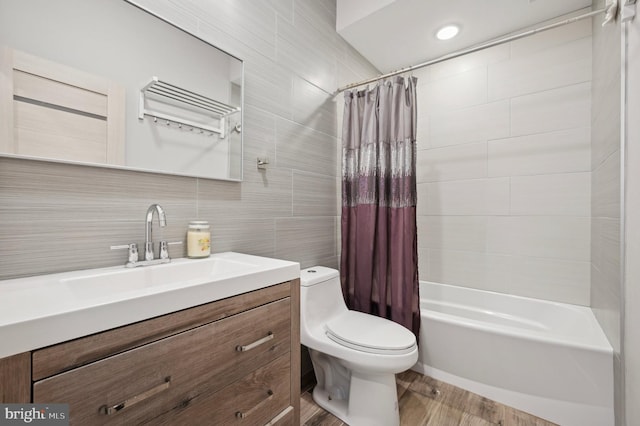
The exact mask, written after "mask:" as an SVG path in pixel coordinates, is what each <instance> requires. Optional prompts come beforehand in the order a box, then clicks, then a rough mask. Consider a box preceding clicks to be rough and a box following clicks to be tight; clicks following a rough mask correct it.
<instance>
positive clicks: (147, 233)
mask: <svg viewBox="0 0 640 426" xmlns="http://www.w3.org/2000/svg"><path fill="white" fill-rule="evenodd" d="M155 212H157V213H158V224H159V225H160V226H161V227H162V228H164V227H165V226H167V217H166V216H165V214H164V209H163V208H162V207H160V205H159V204H151V205H150V206H149V208H148V209H147V216H146V220H145V224H144V260H138V245H137V244H136V243H129V244H121V245H117V246H111V250H119V249H128V250H129V260H128V261H127V263H125V265H124V266H126V267H127V268H135V267H136V266H148V265H157V264H160V263H169V262H171V258H170V257H169V246H170V245H174V244H182V241H174V242H167V241H160V243H159V244H158V245H159V247H158V258H157V259H154V257H155V256H154V254H153V237H152V228H153V213H155Z"/></svg>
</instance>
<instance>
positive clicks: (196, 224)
mask: <svg viewBox="0 0 640 426" xmlns="http://www.w3.org/2000/svg"><path fill="white" fill-rule="evenodd" d="M189 229H209V222H207V221H206V220H192V221H190V222H189Z"/></svg>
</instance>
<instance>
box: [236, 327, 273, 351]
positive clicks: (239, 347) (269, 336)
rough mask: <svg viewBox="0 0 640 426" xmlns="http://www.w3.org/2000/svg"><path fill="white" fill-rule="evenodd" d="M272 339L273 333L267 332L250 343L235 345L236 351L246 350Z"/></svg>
mask: <svg viewBox="0 0 640 426" xmlns="http://www.w3.org/2000/svg"><path fill="white" fill-rule="evenodd" d="M271 339H273V333H272V332H269V333H268V334H267V335H266V336H265V337H263V338H262V339H259V340H256V341H255V342H253V343H250V344H248V345H245V346H240V345H238V346H236V351H238V352H246V351H250V350H251V349H253V348H255V347H256V346H260V345H261V344H263V343H267V342H268V341H269V340H271Z"/></svg>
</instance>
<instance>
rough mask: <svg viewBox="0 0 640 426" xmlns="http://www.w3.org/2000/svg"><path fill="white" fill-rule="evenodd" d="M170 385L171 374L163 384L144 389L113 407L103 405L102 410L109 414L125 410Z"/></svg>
mask: <svg viewBox="0 0 640 426" xmlns="http://www.w3.org/2000/svg"><path fill="white" fill-rule="evenodd" d="M169 385H171V376H169V377H165V379H164V383H162V384H160V385H158V386H155V387H152V388H151V389H149V390H147V391H144V392H142V393H141V394H139V395H136V396H134V397H132V398H129V399H126V400H124V401H122V402H121V403H119V404H116V405H113V406H111V407H108V406H106V405H103V406H102V408H103V410H102V411H103V412H104V413H105V414H106V415H108V416H109V415H111V414H115V413H118V412H120V411H122V410H124V409H125V408H128V407H131V406H132V405H135V404H137V403H138V402H141V401H144V400H145V399H147V398H150V397H152V396H153V395H155V394H157V393H160V392H162V391H163V390H165V389H169Z"/></svg>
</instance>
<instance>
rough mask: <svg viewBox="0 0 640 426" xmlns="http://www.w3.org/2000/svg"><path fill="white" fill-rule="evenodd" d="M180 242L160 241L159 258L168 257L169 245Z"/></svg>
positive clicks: (180, 242) (179, 242)
mask: <svg viewBox="0 0 640 426" xmlns="http://www.w3.org/2000/svg"><path fill="white" fill-rule="evenodd" d="M177 244H182V241H172V242H170V243H169V242H167V241H164V240H163V241H160V259H168V258H169V246H173V245H177Z"/></svg>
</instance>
